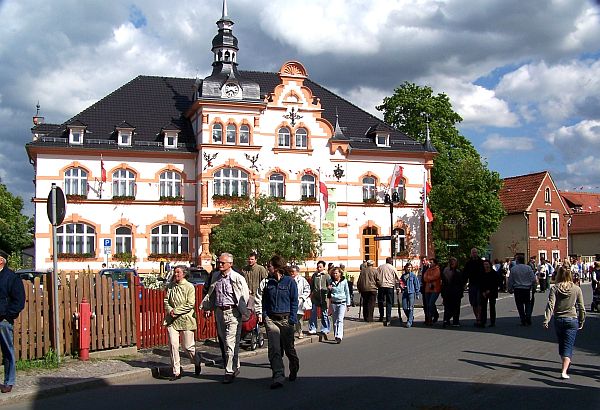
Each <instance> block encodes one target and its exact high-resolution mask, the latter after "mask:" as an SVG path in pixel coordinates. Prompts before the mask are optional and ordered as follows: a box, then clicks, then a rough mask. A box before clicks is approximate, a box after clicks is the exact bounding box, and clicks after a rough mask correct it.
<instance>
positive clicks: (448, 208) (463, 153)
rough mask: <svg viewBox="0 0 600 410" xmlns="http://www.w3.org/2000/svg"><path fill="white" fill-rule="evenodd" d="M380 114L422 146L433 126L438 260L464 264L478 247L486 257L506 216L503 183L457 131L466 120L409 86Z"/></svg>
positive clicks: (444, 100)
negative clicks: (455, 259) (456, 260)
mask: <svg viewBox="0 0 600 410" xmlns="http://www.w3.org/2000/svg"><path fill="white" fill-rule="evenodd" d="M377 109H378V110H380V111H383V112H384V118H385V121H386V122H387V123H388V124H391V125H393V126H394V127H396V128H397V129H398V130H400V131H402V132H404V133H406V134H408V135H410V136H411V137H413V138H415V139H417V140H419V141H421V142H425V139H426V130H427V124H428V125H429V130H430V138H431V143H432V144H433V146H434V148H435V149H436V150H437V151H438V155H437V156H436V158H435V160H434V165H433V169H432V172H431V182H432V188H431V193H430V195H429V198H428V199H429V206H430V208H431V211H432V212H433V214H434V221H433V226H432V229H433V240H434V245H435V251H436V255H437V257H438V258H439V259H441V260H446V259H447V258H448V257H449V256H456V257H458V258H459V260H464V259H466V257H467V256H468V255H469V252H470V249H471V248H473V247H475V248H478V249H479V250H480V252H483V251H484V250H485V249H486V248H487V245H488V239H489V236H490V235H491V234H492V233H493V232H495V231H496V229H497V228H498V225H499V224H500V221H501V220H502V218H503V217H504V209H503V207H502V203H501V202H500V199H499V198H498V192H499V191H500V188H501V187H502V180H501V179H500V176H499V175H498V173H497V172H493V171H490V170H489V169H488V166H487V163H486V162H484V161H482V159H481V157H480V155H479V153H478V152H477V150H476V149H475V147H474V146H473V144H472V143H471V142H470V141H469V140H468V139H467V138H465V137H464V136H463V135H461V133H460V132H459V131H458V129H457V127H456V126H457V124H458V123H460V122H461V121H462V118H461V117H460V115H458V114H457V113H456V112H455V111H454V110H453V109H452V104H451V102H450V99H449V98H448V96H447V95H446V94H443V93H441V94H437V95H434V94H433V90H432V89H431V87H427V86H418V85H416V84H414V83H409V82H405V83H403V84H402V85H401V86H400V87H398V88H396V89H395V90H394V94H393V95H392V96H391V97H386V98H384V100H383V104H382V105H380V106H378V107H377Z"/></svg>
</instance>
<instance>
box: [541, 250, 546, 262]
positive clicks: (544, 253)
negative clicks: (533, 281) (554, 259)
mask: <svg viewBox="0 0 600 410" xmlns="http://www.w3.org/2000/svg"><path fill="white" fill-rule="evenodd" d="M542 259H543V260H546V251H540V252H539V260H540V261H541V260H542Z"/></svg>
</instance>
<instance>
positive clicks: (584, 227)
mask: <svg viewBox="0 0 600 410" xmlns="http://www.w3.org/2000/svg"><path fill="white" fill-rule="evenodd" d="M598 232H600V212H578V213H574V214H572V215H571V226H570V227H569V233H570V234H578V233H598Z"/></svg>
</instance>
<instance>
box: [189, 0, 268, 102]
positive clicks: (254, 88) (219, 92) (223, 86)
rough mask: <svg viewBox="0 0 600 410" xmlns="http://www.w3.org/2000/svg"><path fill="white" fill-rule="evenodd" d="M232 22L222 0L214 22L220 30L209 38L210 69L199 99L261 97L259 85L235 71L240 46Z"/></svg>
mask: <svg viewBox="0 0 600 410" xmlns="http://www.w3.org/2000/svg"><path fill="white" fill-rule="evenodd" d="M233 24H234V23H233V20H231V19H230V18H229V16H228V13H227V0H223V11H222V14H221V18H220V19H219V21H217V27H219V30H218V33H217V35H216V36H215V37H214V38H213V40H212V52H213V55H214V57H213V63H212V66H213V71H212V74H211V75H210V76H208V77H206V78H205V79H204V80H203V81H202V88H201V89H199V90H198V99H206V98H209V99H211V98H219V99H233V100H254V101H256V100H260V87H259V85H258V84H257V83H255V82H253V81H250V80H247V79H245V78H243V77H242V76H241V75H240V74H239V72H238V70H237V65H238V62H237V58H238V51H239V48H238V39H237V38H236V37H235V36H234V35H233V31H232V27H233Z"/></svg>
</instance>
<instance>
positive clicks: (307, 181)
mask: <svg viewBox="0 0 600 410" xmlns="http://www.w3.org/2000/svg"><path fill="white" fill-rule="evenodd" d="M301 192H302V198H303V199H307V198H316V197H317V195H316V194H315V177H314V176H312V175H308V174H306V175H303V176H302V180H301Z"/></svg>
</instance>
